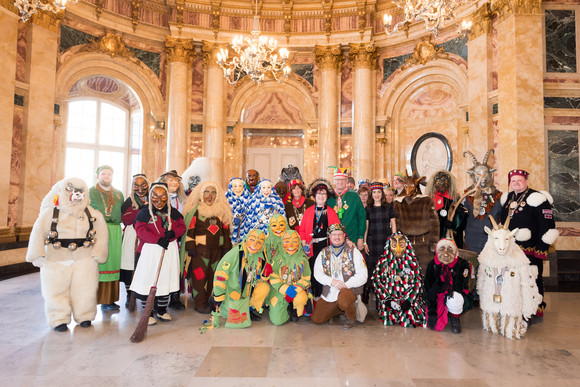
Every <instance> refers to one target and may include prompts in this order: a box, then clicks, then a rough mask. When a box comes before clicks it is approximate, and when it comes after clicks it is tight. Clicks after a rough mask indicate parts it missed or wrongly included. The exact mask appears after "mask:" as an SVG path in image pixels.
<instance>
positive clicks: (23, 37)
mask: <svg viewBox="0 0 580 387" xmlns="http://www.w3.org/2000/svg"><path fill="white" fill-rule="evenodd" d="M29 27H30V24H29V23H26V24H25V23H18V43H17V46H16V49H17V53H16V80H17V81H19V82H26V75H25V74H26V53H27V50H26V46H27V40H28V29H29Z"/></svg>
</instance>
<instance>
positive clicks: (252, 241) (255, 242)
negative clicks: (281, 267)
mask: <svg viewBox="0 0 580 387" xmlns="http://www.w3.org/2000/svg"><path fill="white" fill-rule="evenodd" d="M265 241H266V235H265V234H264V233H263V232H261V231H260V230H256V229H253V230H251V231H250V232H249V233H248V237H247V238H246V247H247V248H248V252H249V253H250V254H256V253H259V252H260V251H261V250H262V248H263V247H264V242H265Z"/></svg>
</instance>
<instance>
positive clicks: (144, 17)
mask: <svg viewBox="0 0 580 387" xmlns="http://www.w3.org/2000/svg"><path fill="white" fill-rule="evenodd" d="M169 17H170V14H169V13H165V12H157V11H154V10H152V9H150V8H147V7H141V8H140V9H139V21H140V22H143V23H148V24H152V25H154V26H163V27H169Z"/></svg>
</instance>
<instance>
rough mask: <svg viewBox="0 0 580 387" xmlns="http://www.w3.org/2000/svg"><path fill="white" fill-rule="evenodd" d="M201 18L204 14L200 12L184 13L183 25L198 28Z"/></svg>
mask: <svg viewBox="0 0 580 387" xmlns="http://www.w3.org/2000/svg"><path fill="white" fill-rule="evenodd" d="M200 16H202V14H200V13H198V12H189V11H183V23H184V24H189V25H192V26H198V25H200V22H199V19H200ZM172 17H173V16H172Z"/></svg>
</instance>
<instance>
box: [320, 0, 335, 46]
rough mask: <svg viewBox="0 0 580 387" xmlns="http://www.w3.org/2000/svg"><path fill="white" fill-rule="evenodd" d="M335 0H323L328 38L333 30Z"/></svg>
mask: <svg viewBox="0 0 580 387" xmlns="http://www.w3.org/2000/svg"><path fill="white" fill-rule="evenodd" d="M333 5H334V0H322V10H323V12H324V31H325V33H326V39H327V40H330V33H331V30H332V7H333Z"/></svg>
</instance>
